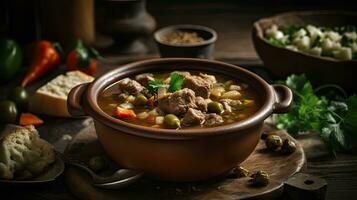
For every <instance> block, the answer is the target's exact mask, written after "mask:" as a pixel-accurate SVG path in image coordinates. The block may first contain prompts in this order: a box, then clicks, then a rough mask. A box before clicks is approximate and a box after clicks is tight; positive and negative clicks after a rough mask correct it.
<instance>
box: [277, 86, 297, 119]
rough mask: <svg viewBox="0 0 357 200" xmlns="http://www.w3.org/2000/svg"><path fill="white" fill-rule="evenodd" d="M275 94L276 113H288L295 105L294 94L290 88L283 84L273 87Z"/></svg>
mask: <svg viewBox="0 0 357 200" xmlns="http://www.w3.org/2000/svg"><path fill="white" fill-rule="evenodd" d="M272 87H273V90H274V94H275V103H274V106H273V112H274V113H286V112H288V111H289V110H290V107H291V105H292V103H293V93H292V92H291V90H290V88H288V87H287V86H285V85H282V84H273V85H272Z"/></svg>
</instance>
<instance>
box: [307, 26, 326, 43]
mask: <svg viewBox="0 0 357 200" xmlns="http://www.w3.org/2000/svg"><path fill="white" fill-rule="evenodd" d="M306 29H307V31H308V32H309V33H310V38H311V41H312V42H313V41H315V40H316V38H318V37H320V38H323V36H324V34H323V32H322V31H321V30H320V29H319V28H317V27H315V26H312V25H307V27H306Z"/></svg>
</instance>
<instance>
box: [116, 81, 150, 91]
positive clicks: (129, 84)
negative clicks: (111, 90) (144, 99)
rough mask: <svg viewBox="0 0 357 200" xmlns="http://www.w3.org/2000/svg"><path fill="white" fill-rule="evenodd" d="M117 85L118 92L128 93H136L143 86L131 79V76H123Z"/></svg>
mask: <svg viewBox="0 0 357 200" xmlns="http://www.w3.org/2000/svg"><path fill="white" fill-rule="evenodd" d="M118 87H119V91H120V92H122V93H123V92H126V93H129V94H138V93H140V92H141V91H142V90H144V89H145V88H144V87H143V86H142V85H140V83H138V82H137V81H135V80H132V79H131V78H124V79H122V80H120V81H119V82H118Z"/></svg>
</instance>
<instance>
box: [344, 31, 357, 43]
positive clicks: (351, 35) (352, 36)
mask: <svg viewBox="0 0 357 200" xmlns="http://www.w3.org/2000/svg"><path fill="white" fill-rule="evenodd" d="M344 35H345V36H346V38H347V39H349V40H353V41H357V33H356V32H346V33H345V34H344Z"/></svg>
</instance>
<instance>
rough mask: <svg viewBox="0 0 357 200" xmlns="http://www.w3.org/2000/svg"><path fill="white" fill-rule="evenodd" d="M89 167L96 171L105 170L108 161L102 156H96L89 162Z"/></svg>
mask: <svg viewBox="0 0 357 200" xmlns="http://www.w3.org/2000/svg"><path fill="white" fill-rule="evenodd" d="M88 166H89V168H91V169H92V170H93V171H95V172H100V171H103V170H104V169H105V167H106V161H105V159H104V158H103V157H101V156H94V157H92V158H91V159H90V160H89V162H88Z"/></svg>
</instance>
